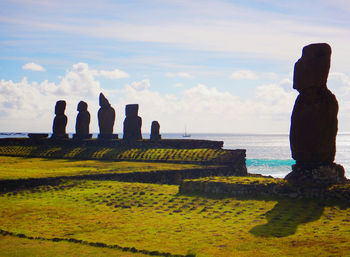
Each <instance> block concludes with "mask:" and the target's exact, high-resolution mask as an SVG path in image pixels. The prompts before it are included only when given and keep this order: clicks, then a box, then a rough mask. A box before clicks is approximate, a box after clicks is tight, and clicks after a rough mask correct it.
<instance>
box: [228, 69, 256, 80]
mask: <svg viewBox="0 0 350 257" xmlns="http://www.w3.org/2000/svg"><path fill="white" fill-rule="evenodd" d="M231 78H232V79H258V75H257V74H256V73H254V72H252V71H250V70H237V71H235V72H233V73H232V74H231Z"/></svg>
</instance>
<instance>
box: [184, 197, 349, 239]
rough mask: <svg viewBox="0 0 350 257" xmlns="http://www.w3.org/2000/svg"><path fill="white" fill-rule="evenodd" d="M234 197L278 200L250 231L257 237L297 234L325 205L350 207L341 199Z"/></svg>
mask: <svg viewBox="0 0 350 257" xmlns="http://www.w3.org/2000/svg"><path fill="white" fill-rule="evenodd" d="M185 195H192V194H185ZM196 195H200V196H202V197H206V198H212V199H223V198H232V197H230V196H227V195H213V194H201V193H200V194H196ZM234 198H235V199H237V200H240V201H248V200H258V201H266V202H268V201H277V203H276V205H275V206H274V207H273V208H272V209H271V210H269V211H267V212H266V213H264V214H262V215H261V216H262V217H265V218H266V220H267V223H265V224H262V225H257V226H255V227H253V228H252V229H251V230H250V231H249V233H251V234H253V235H254V236H257V237H271V238H273V237H275V238H278V237H287V236H290V235H293V234H295V232H296V231H297V229H298V226H299V225H301V224H306V223H309V222H313V221H317V220H319V219H320V217H321V216H322V214H323V212H324V209H325V207H338V208H340V209H343V210H345V209H348V208H350V203H346V202H341V201H323V200H317V199H291V198H282V197H273V196H271V197H266V196H265V197H262V196H256V197H253V196H245V197H239V196H237V197H234Z"/></svg>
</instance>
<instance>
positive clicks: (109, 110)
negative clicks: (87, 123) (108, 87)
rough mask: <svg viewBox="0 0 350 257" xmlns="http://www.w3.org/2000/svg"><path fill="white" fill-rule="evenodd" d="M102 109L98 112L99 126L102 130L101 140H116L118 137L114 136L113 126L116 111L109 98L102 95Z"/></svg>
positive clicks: (100, 100)
mask: <svg viewBox="0 0 350 257" xmlns="http://www.w3.org/2000/svg"><path fill="white" fill-rule="evenodd" d="M99 102H100V107H101V108H100V109H99V110H98V126H99V128H100V134H99V135H98V138H100V139H115V138H118V135H116V134H113V126H114V121H115V111H114V109H113V107H112V106H111V104H110V103H109V102H108V100H107V98H106V97H105V96H104V95H103V94H102V93H100V98H99Z"/></svg>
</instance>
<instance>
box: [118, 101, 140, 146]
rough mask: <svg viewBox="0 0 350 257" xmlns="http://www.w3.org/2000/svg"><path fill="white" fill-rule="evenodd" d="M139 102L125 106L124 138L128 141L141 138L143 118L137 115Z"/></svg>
mask: <svg viewBox="0 0 350 257" xmlns="http://www.w3.org/2000/svg"><path fill="white" fill-rule="evenodd" d="M138 111H139V105H138V104H127V105H126V106H125V116H126V117H125V120H124V134H123V139H124V140H128V141H134V140H141V139H142V135H141V126H142V119H141V117H139V116H137V115H138Z"/></svg>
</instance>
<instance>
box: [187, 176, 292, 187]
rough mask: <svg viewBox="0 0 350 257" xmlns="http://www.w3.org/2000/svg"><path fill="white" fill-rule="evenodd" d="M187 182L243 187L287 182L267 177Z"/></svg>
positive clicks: (222, 178)
mask: <svg viewBox="0 0 350 257" xmlns="http://www.w3.org/2000/svg"><path fill="white" fill-rule="evenodd" d="M185 181H193V182H203V183H206V182H215V183H225V184H241V185H258V184H259V185H268V184H278V183H279V184H284V183H286V181H285V180H284V179H279V178H267V177H255V176H252V177H235V176H229V177H223V176H221V177H220V176H218V177H204V178H198V179H190V180H185Z"/></svg>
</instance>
